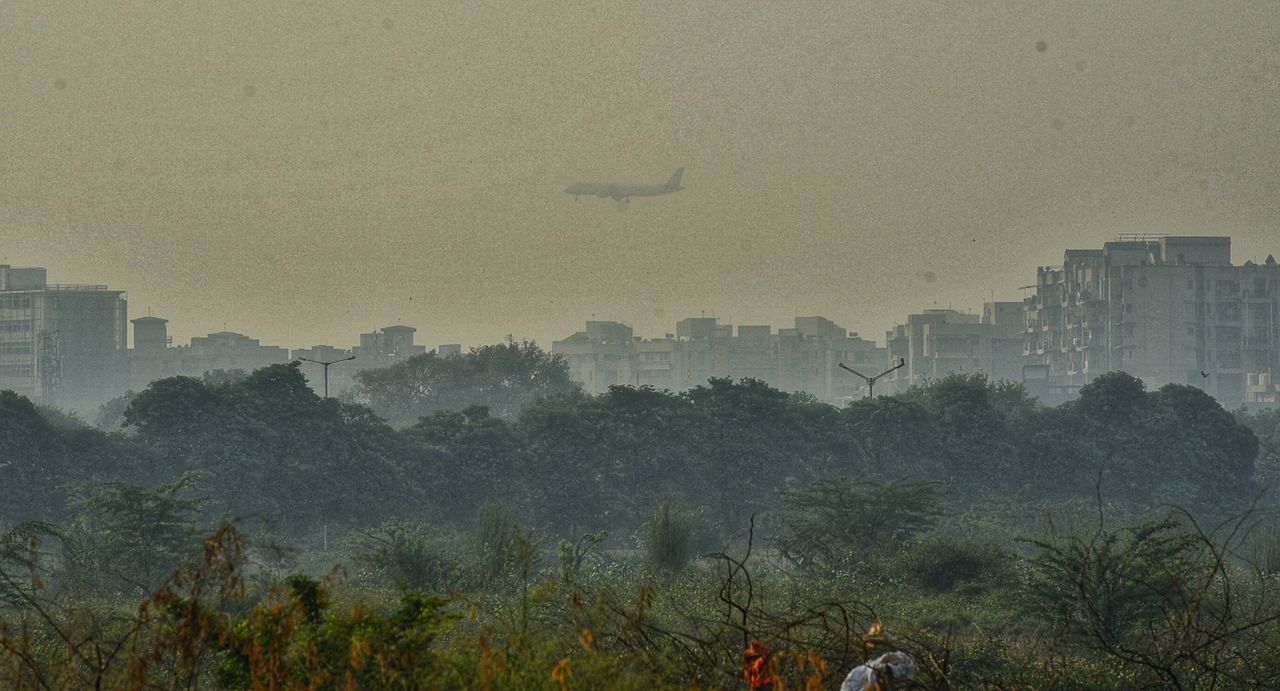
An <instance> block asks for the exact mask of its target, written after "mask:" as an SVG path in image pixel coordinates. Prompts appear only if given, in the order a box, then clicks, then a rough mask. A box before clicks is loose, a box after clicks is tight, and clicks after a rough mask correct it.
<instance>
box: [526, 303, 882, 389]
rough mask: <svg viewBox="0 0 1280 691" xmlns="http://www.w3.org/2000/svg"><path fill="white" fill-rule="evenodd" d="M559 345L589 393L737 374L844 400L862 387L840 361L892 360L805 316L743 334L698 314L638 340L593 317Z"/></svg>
mask: <svg viewBox="0 0 1280 691" xmlns="http://www.w3.org/2000/svg"><path fill="white" fill-rule="evenodd" d="M551 350H552V352H553V353H556V354H559V355H562V356H563V357H564V359H565V360H566V362H567V363H568V365H569V372H570V376H571V377H572V378H573V379H574V380H575V381H578V382H580V383H581V384H582V387H583V389H584V390H586V391H587V392H588V393H600V392H603V391H605V390H607V389H608V388H609V387H610V386H613V385H615V384H630V385H634V386H652V387H654V388H657V389H670V390H672V391H680V390H684V389H689V388H692V387H694V386H697V385H699V384H705V383H706V381H707V379H709V378H711V377H732V378H735V379H739V378H744V379H745V378H751V379H759V380H761V381H764V382H767V383H768V384H770V385H772V386H775V387H777V388H779V389H783V390H785V391H808V392H810V393H812V394H814V395H815V396H817V397H818V398H821V399H823V400H838V399H842V398H847V397H850V396H854V395H856V393H857V385H856V382H854V381H851V379H852V377H851V376H850V375H849V373H847V372H843V371H841V370H840V369H839V368H838V366H837V363H840V362H843V363H845V364H846V365H848V366H851V367H866V368H868V369H869V370H870V369H875V368H877V367H882V366H883V365H884V363H885V362H886V355H885V349H884V348H883V347H881V346H877V345H876V343H875V342H874V341H869V340H866V339H863V338H859V337H858V335H857V334H850V333H848V332H847V331H846V330H845V329H844V328H842V327H840V326H838V325H836V324H835V323H833V322H832V321H831V320H829V319H824V318H823V317H797V318H796V320H795V326H794V327H793V328H789V329H778V331H777V332H776V333H775V332H774V330H773V328H772V327H769V326H746V325H744V326H738V327H737V329H736V331H735V329H734V327H733V326H732V325H729V324H721V323H720V322H719V320H718V319H717V318H715V317H690V318H689V319H683V320H681V321H680V322H678V323H677V324H676V331H675V333H674V334H667V335H666V336H665V337H663V338H654V339H642V338H638V337H636V336H635V335H634V334H633V333H632V330H631V327H629V326H626V325H625V324H620V323H618V322H611V321H590V322H587V328H586V330H585V331H579V332H578V333H575V334H573V335H572V336H569V337H568V338H566V339H564V340H560V341H555V342H554V343H552V345H551ZM877 372H878V370H877Z"/></svg>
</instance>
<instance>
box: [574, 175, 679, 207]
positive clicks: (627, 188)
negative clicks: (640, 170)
mask: <svg viewBox="0 0 1280 691" xmlns="http://www.w3.org/2000/svg"><path fill="white" fill-rule="evenodd" d="M683 175H684V168H677V169H676V172H675V174H674V175H672V176H671V179H670V180H667V181H666V182H665V183H662V184H659V185H628V184H619V183H616V182H575V183H573V184H572V185H569V186H568V187H566V188H564V191H565V192H568V193H569V194H572V195H573V198H574V200H575V201H576V200H577V199H578V197H579V196H581V195H584V194H586V195H591V196H593V197H600V198H602V199H603V198H605V197H612V198H613V200H614V201H619V202H629V201H631V198H632V197H656V196H658V195H660V194H671V193H672V192H679V191H680V190H682V189H684V188H683V187H681V186H680V178H681V176H683Z"/></svg>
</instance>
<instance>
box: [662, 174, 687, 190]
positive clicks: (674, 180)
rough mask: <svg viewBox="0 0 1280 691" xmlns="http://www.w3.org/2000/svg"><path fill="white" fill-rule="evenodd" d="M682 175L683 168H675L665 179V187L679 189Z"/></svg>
mask: <svg viewBox="0 0 1280 691" xmlns="http://www.w3.org/2000/svg"><path fill="white" fill-rule="evenodd" d="M683 176H684V168H676V172H675V174H674V175H672V176H671V179H670V180H667V184H666V188H667V189H668V190H671V191H672V192H674V191H676V190H678V189H680V178H681V177H683Z"/></svg>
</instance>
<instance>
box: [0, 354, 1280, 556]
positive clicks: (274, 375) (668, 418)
mask: <svg viewBox="0 0 1280 691" xmlns="http://www.w3.org/2000/svg"><path fill="white" fill-rule="evenodd" d="M461 371H467V372H471V374H470V375H467V376H462V375H461V374H458V372H461ZM397 373H398V374H399V375H400V378H397V377H396V376H395V375H396V374H397ZM504 373H505V374H504ZM562 374H563V363H560V362H559V361H558V360H555V359H554V358H549V357H548V356H547V355H546V354H545V353H542V352H541V351H539V350H537V349H536V347H534V346H532V345H528V344H516V343H511V344H506V345H501V346H494V347H492V348H491V349H479V350H477V351H475V352H473V354H472V356H468V357H462V358H457V357H454V358H435V357H434V356H430V357H427V358H424V359H419V360H416V361H411V362H406V363H404V364H403V365H398V366H397V367H393V368H388V369H387V370H385V371H380V372H377V373H376V376H374V375H370V376H369V377H366V378H365V383H364V386H365V387H366V389H365V390H366V391H367V392H373V391H380V392H382V393H379V394H377V396H375V397H374V398H376V399H377V400H380V401H382V402H383V404H384V405H390V404H389V403H388V402H389V401H391V400H393V398H394V397H393V396H392V391H393V390H394V391H408V390H410V389H412V388H413V387H412V386H410V384H409V383H407V382H411V381H414V380H413V379H412V377H418V379H417V380H416V381H419V382H424V381H430V382H434V383H432V384H430V385H429V386H428V387H427V389H429V390H431V391H436V392H442V391H449V392H450V393H447V394H443V393H441V394H439V395H434V394H433V396H425V395H424V396H422V397H419V398H417V399H416V402H414V403H405V405H407V406H409V408H413V407H415V406H416V407H423V408H429V409H430V412H429V414H427V415H425V416H419V417H418V418H417V422H416V423H415V424H412V425H409V426H405V427H402V428H399V429H397V428H393V427H391V426H389V425H388V424H387V423H385V422H384V421H383V420H381V419H379V418H378V417H376V416H375V415H374V413H373V412H372V411H371V410H370V409H368V408H365V407H362V406H360V405H355V404H349V403H342V402H339V401H336V400H322V399H320V398H319V397H317V396H316V395H315V394H314V393H313V392H312V391H311V390H310V389H309V388H308V387H307V385H306V382H305V381H304V379H303V377H302V375H301V373H300V372H299V370H298V368H297V366H296V364H295V365H276V366H272V367H268V368H264V369H261V370H258V371H256V372H253V373H252V374H250V375H247V376H244V377H229V378H227V379H226V380H225V381H220V382H214V381H202V380H197V379H191V378H183V377H175V378H171V379H165V380H161V381H157V382H155V383H153V384H152V385H151V386H149V387H147V389H145V390H144V391H142V392H140V393H138V394H137V395H136V396H134V397H133V398H132V399H131V400H129V402H128V405H127V408H126V409H125V411H124V413H123V416H122V417H123V422H124V427H123V429H122V430H120V431H115V432H111V433H109V434H108V433H103V432H100V431H97V430H93V429H90V428H87V427H76V426H72V425H62V426H54V425H52V424H50V422H49V421H48V419H47V418H46V417H45V416H42V415H41V414H40V412H39V411H38V410H37V408H36V407H35V406H33V405H32V404H31V403H30V402H29V401H27V400H26V399H24V398H22V397H20V396H16V395H14V394H12V393H5V394H0V500H2V501H0V507H2V508H0V520H4V521H9V522H16V521H19V520H25V519H30V518H56V517H58V516H59V515H61V513H62V512H63V511H64V506H65V505H66V499H67V497H68V496H70V495H69V493H70V492H72V491H73V490H75V489H76V488H77V487H80V486H84V485H91V484H95V483H103V482H107V481H115V480H126V481H138V482H142V483H144V484H145V483H150V484H151V485H157V484H160V483H165V482H173V481H174V480H175V479H176V478H178V477H180V476H182V475H183V474H184V473H188V472H193V471H194V472H198V473H200V477H201V479H200V483H199V491H200V493H201V494H202V495H203V496H207V497H208V498H209V501H208V502H207V504H205V511H207V512H209V513H211V514H216V515H229V516H239V515H246V514H251V513H254V514H263V515H265V516H267V517H269V518H271V519H272V520H275V521H277V522H278V523H279V524H280V525H282V526H284V528H283V529H285V530H290V531H312V530H315V529H316V525H317V524H318V523H332V522H351V523H354V524H363V523H365V522H368V521H376V520H382V519H387V518H393V517H397V516H412V517H419V518H421V517H426V518H432V519H435V520H441V521H446V522H455V523H460V524H461V523H465V522H467V521H470V520H472V519H473V518H474V517H475V516H476V515H477V511H478V508H479V507H480V506H481V505H482V504H484V503H485V502H486V501H498V502H501V503H502V504H503V505H505V506H507V507H508V508H510V509H511V510H512V511H513V512H515V513H516V514H517V515H519V516H521V517H522V522H525V523H526V524H531V525H536V526H541V527H543V528H546V529H550V530H553V531H556V532H559V533H564V534H570V533H578V534H580V533H582V532H588V531H593V530H599V529H602V528H607V529H635V528H636V527H638V526H639V525H641V524H642V523H643V522H644V521H645V520H646V519H647V517H648V516H649V515H650V514H651V513H652V511H653V510H654V507H656V506H658V505H659V504H661V503H662V502H667V501H677V502H681V503H682V504H683V505H685V506H688V507H691V508H692V509H693V510H695V511H700V512H701V516H702V520H703V522H704V524H706V525H707V526H709V528H708V529H711V530H717V531H735V530H741V528H742V526H744V525H745V524H746V522H747V519H748V517H749V516H750V515H752V514H760V513H767V512H768V511H770V510H772V509H773V508H775V506H776V504H777V501H778V499H779V496H780V492H781V491H783V490H787V489H794V488H798V487H805V486H808V485H810V484H812V483H814V482H818V481H824V480H828V479H833V478H834V479H838V480H840V481H843V482H856V483H864V482H872V483H896V482H922V481H937V482H940V483H941V484H940V485H939V488H940V489H939V496H940V501H941V502H943V504H944V505H946V506H947V507H948V509H949V510H964V509H965V508H967V507H971V506H976V505H980V504H981V503H983V502H986V501H990V500H1000V499H1004V498H1008V497H1011V496H1017V497H1019V498H1020V499H1021V500H1024V501H1031V502H1035V501H1049V502H1052V501H1062V500H1069V499H1072V498H1084V499H1092V498H1093V497H1095V496H1096V493H1097V491H1098V490H1099V488H1100V489H1101V490H1102V492H1103V494H1104V496H1105V498H1106V499H1107V500H1108V501H1119V502H1122V503H1124V504H1126V505H1129V506H1133V507H1153V506H1159V505H1163V504H1177V505H1180V506H1185V507H1188V508H1190V509H1193V510H1225V509H1226V508H1229V507H1230V506H1231V505H1233V503H1238V502H1239V501H1241V500H1243V499H1246V498H1248V497H1251V496H1252V495H1253V493H1254V491H1255V488H1256V487H1258V484H1257V483H1258V480H1259V478H1258V477H1257V474H1256V472H1255V467H1254V466H1255V459H1256V458H1257V457H1258V455H1259V441H1258V438H1257V437H1256V436H1255V435H1254V433H1253V432H1252V431H1251V430H1250V429H1249V427H1248V426H1246V425H1244V424H1242V422H1250V421H1252V423H1253V424H1255V425H1258V426H1260V427H1259V428H1260V429H1263V428H1265V424H1264V423H1265V422H1266V421H1267V420H1270V419H1271V418H1267V417H1265V416H1255V417H1248V416H1245V417H1235V416H1232V415H1231V414H1230V413H1227V412H1226V411H1224V410H1223V409H1222V408H1221V407H1220V406H1219V405H1218V404H1217V403H1216V402H1215V401H1214V400H1213V399H1212V398H1210V397H1208V396H1207V395H1206V394H1204V393H1203V392H1202V391H1199V390H1198V389H1194V388H1190V387H1184V386H1167V387H1164V388H1162V389H1160V390H1159V391H1155V392H1147V391H1145V390H1144V389H1143V387H1142V384H1141V382H1139V381H1137V380H1135V379H1133V378H1131V377H1128V376H1127V375H1124V374H1118V373H1115V374H1108V375H1106V376H1104V377H1100V378H1099V379H1098V380H1096V381H1095V382H1094V383H1093V384H1091V385H1089V386H1087V387H1085V389H1084V391H1083V392H1082V395H1081V397H1080V399H1079V400H1078V401H1076V402H1074V403H1071V404H1067V405H1063V406H1060V407H1058V408H1047V407H1043V406H1040V405H1038V404H1036V403H1035V402H1034V401H1033V400H1031V399H1028V398H1027V397H1026V395H1025V394H1024V393H1023V391H1022V390H1021V388H1020V387H1017V386H1014V385H1008V384H992V383H990V382H988V381H986V380H985V379H984V378H982V377H981V376H963V377H962V376H955V377H948V378H945V379H942V380H940V381H938V382H936V383H934V384H933V385H931V386H928V387H922V388H918V389H913V390H912V391H910V392H908V393H907V394H904V395H900V396H887V397H881V398H877V399H874V400H864V401H858V402H855V403H853V404H851V405H849V406H848V407H846V408H845V409H843V410H838V409H836V408H834V407H831V406H828V405H824V404H821V403H817V402H815V401H814V400H813V399H812V398H811V397H808V396H804V395H795V394H787V393H784V392H781V391H777V390H775V389H772V388H770V387H769V386H767V385H765V384H763V383H761V382H758V381H753V380H743V381H730V380H727V379H713V380H711V381H709V382H707V384H706V385H703V386H699V387H695V388H694V389H691V390H689V391H687V392H684V393H679V394H675V393H670V392H665V391H656V390H653V389H650V388H643V387H642V388H632V387H613V388H611V389H610V390H609V391H608V392H606V393H604V394H601V395H599V396H584V395H582V394H581V393H579V392H576V390H574V389H572V388H571V387H567V386H566V385H565V381H567V380H565V379H563V378H562V377H561V376H560V375H562ZM406 377H407V378H406ZM468 377H471V378H468ZM465 381H471V382H473V383H475V382H479V384H478V385H477V386H478V388H476V389H467V388H466V386H465V385H464V384H463V382H465ZM516 381H519V382H522V383H520V384H519V385H517V384H516V383H514V382H516ZM381 382H386V383H387V387H383V384H382V383H381ZM445 382H447V383H445ZM486 382H487V383H486ZM393 383H394V384H395V386H394V387H393V386H391V384H393ZM441 387H443V388H441ZM464 392H469V393H464ZM384 394H385V396H384ZM370 395H371V396H372V393H371V394H370ZM397 395H398V394H397ZM410 398H411V399H412V398H413V397H412V396H411V397H410ZM451 400H456V401H466V402H467V404H466V405H460V406H458V407H457V408H455V409H449V408H448V407H447V405H446V402H447V401H451ZM475 400H482V401H490V402H496V403H499V404H500V406H501V409H500V410H495V409H494V408H492V407H489V406H488V405H485V404H483V403H480V404H477V403H474V402H473V401H475ZM409 408H405V409H404V411H402V415H409V414H410V413H409V412H408V410H409ZM499 412H501V413H503V414H499ZM1273 427H1280V426H1276V425H1273ZM1273 436H1274V434H1273ZM1268 443H1271V444H1273V445H1274V441H1271V442H1268ZM1265 448H1270V447H1264V451H1265ZM1264 455H1265V454H1264ZM1269 463H1270V465H1266V464H1264V470H1266V469H1269V468H1271V467H1272V466H1273V465H1274V462H1269ZM1268 472H1271V471H1268ZM1099 480H1101V486H1099ZM1215 507H1216V509H1215Z"/></svg>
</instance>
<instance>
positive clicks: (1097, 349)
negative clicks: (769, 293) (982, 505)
mask: <svg viewBox="0 0 1280 691" xmlns="http://www.w3.org/2000/svg"><path fill="white" fill-rule="evenodd" d="M1024 290H1026V291H1027V292H1026V294H1025V297H1024V299H1023V300H1022V301H1020V302H989V303H987V304H985V305H983V308H982V312H981V314H977V313H967V312H963V311H958V310H952V309H926V310H923V311H921V312H920V313H918V314H911V315H908V316H907V318H906V320H905V321H904V322H903V323H902V324H899V325H897V326H895V327H894V328H893V329H890V330H889V331H888V332H887V333H886V334H885V337H884V340H883V342H881V343H877V342H876V341H874V340H870V339H866V338H862V337H860V336H859V335H858V334H856V333H850V332H849V331H847V330H846V329H845V328H844V327H841V326H839V325H838V324H836V323H835V322H833V321H832V320H830V319H827V318H825V317H820V316H809V317H796V319H795V322H794V324H793V325H792V326H791V327H788V328H779V329H776V330H775V329H774V328H773V327H771V326H767V325H739V326H734V325H731V324H722V323H720V320H719V319H717V318H715V317H690V318H688V319H683V320H681V321H679V322H677V323H676V325H675V332H674V333H668V334H666V335H664V336H663V337H662V338H642V337H640V336H637V335H636V334H634V333H633V331H632V329H631V327H629V326H627V325H626V324H622V323H619V322H613V321H589V322H587V323H586V328H585V329H584V330H583V331H579V332H577V333H575V334H573V335H571V336H569V337H568V338H565V339H562V340H559V341H555V342H554V343H553V344H552V352H554V353H556V354H559V355H561V356H563V357H564V359H565V360H566V362H567V363H568V366H569V370H570V374H571V376H572V377H573V378H574V379H575V380H576V381H578V382H579V383H581V384H582V386H583V388H584V389H585V390H586V391H587V392H589V393H600V392H603V391H606V390H607V389H608V388H609V387H610V386H613V385H618V384H622V385H632V386H652V387H654V388H657V389H669V390H672V391H680V390H685V389H689V388H692V387H694V386H697V385H699V384H703V383H705V382H706V381H707V380H708V379H710V378H712V377H731V378H734V379H745V378H751V379H758V380H761V381H763V382H766V383H768V384H770V385H771V386H774V387H776V388H778V389H781V390H783V391H803V392H808V393H810V394H812V395H813V396H815V397H816V398H818V399H819V400H822V401H827V402H831V403H842V402H845V401H849V400H852V399H856V398H860V397H862V396H865V395H867V394H868V393H869V389H868V386H867V382H866V381H865V380H864V379H863V378H861V377H858V376H856V375H854V374H852V373H850V372H847V371H845V370H844V369H843V368H842V367H841V365H844V367H847V368H850V369H853V370H856V371H857V372H860V373H861V374H864V375H866V376H868V377H871V376H875V375H879V374H881V373H882V372H885V371H887V370H891V369H892V371H891V372H889V373H888V374H886V375H885V376H884V377H883V378H881V379H880V380H879V381H878V383H877V386H876V389H875V390H876V393H892V392H902V391H905V390H907V389H909V388H910V387H912V386H915V385H921V384H927V383H929V382H931V381H934V380H937V379H940V378H942V377H945V376H947V375H949V374H953V373H982V374H985V375H986V376H987V377H989V378H990V379H993V380H1008V381H1015V382H1021V383H1022V384H1023V385H1024V386H1025V387H1026V388H1027V390H1028V391H1029V392H1030V393H1031V394H1032V395H1034V396H1036V397H1038V398H1039V399H1040V400H1042V401H1044V402H1046V403H1050V404H1056V403H1060V402H1062V401H1066V400H1069V399H1071V398H1073V397H1074V396H1076V395H1077V394H1078V392H1079V390H1080V387H1082V386H1084V385H1085V384H1087V383H1089V382H1090V381H1092V380H1093V379H1094V378H1096V377H1097V376H1098V375H1100V374H1102V373H1104V372H1110V371H1116V370H1121V371H1125V372H1128V373H1130V374H1132V375H1134V376H1136V377H1139V378H1140V379H1142V380H1143V381H1144V382H1146V384H1147V386H1148V387H1150V388H1157V387H1160V386H1163V385H1165V384H1169V383H1174V384H1189V385H1191V386H1195V387H1198V388H1201V389H1203V390H1205V391H1206V392H1208V393H1210V394H1211V395H1213V396H1215V397H1216V398H1218V400H1220V401H1221V402H1222V403H1223V404H1224V405H1227V406H1229V407H1237V406H1240V405H1249V406H1280V382H1277V381H1276V380H1275V379H1274V378H1273V376H1274V374H1276V373H1277V372H1280V332H1278V329H1280V327H1278V326H1277V324H1278V323H1280V266H1278V265H1277V263H1276V260H1275V259H1274V258H1273V257H1271V256H1268V257H1267V258H1266V260H1265V261H1264V262H1262V263H1261V264H1257V263H1254V262H1252V261H1249V262H1245V263H1244V264H1242V265H1233V264H1232V263H1231V239H1230V238H1228V237H1171V236H1121V237H1120V238H1119V239H1117V240H1116V241H1114V242H1108V243H1105V244H1103V246H1102V248H1101V249H1070V250H1067V251H1066V253H1065V255H1064V257H1063V262H1062V265H1061V266H1042V267H1039V268H1038V269H1037V270H1036V281H1035V284H1034V285H1031V286H1026V287H1024ZM128 324H129V320H128V309H127V299H126V296H125V293H124V292H123V291H119V290H108V289H107V287H106V286H102V285H64V284H53V283H49V282H48V280H47V271H46V270H45V269H44V268H20V267H12V266H8V265H0V389H11V390H13V391H16V392H18V393H20V394H23V395H25V396H28V397H30V398H32V399H34V400H36V401H40V402H43V403H50V404H54V405H58V406H60V407H63V408H67V409H72V410H79V411H83V412H88V411H92V410H93V409H94V408H96V407H97V406H98V405H100V404H102V403H103V402H105V401H107V400H109V399H111V398H113V397H115V396H118V395H119V394H121V393H123V392H124V391H126V390H128V389H133V390H135V391H138V390H141V389H142V388H145V387H146V386H147V385H148V384H149V383H151V382H152V381H155V380H157V379H161V378H164V377H172V376H177V375H185V376H194V377H199V376H202V375H204V374H205V373H208V372H213V371H216V370H245V371H251V370H254V369H257V368H259V367H263V366H266V365H271V364H277V363H283V362H288V361H290V360H302V361H303V362H302V368H303V372H304V373H305V374H306V375H307V379H308V381H309V382H310V383H311V386H312V388H314V389H316V390H317V391H319V390H321V388H322V387H323V381H324V376H323V375H324V370H323V365H321V364H317V363H320V362H328V363H334V364H332V365H331V366H330V367H329V372H328V375H329V377H328V387H329V393H330V394H331V395H339V394H341V393H343V392H345V391H348V390H350V389H351V387H352V386H354V384H355V376H356V374H357V373H359V372H360V371H362V370H365V369H370V368H377V367H386V366H388V365H393V364H395V363H398V362H401V361H403V360H405V359H408V358H410V357H413V356H415V355H420V354H423V353H425V352H427V349H426V346H422V345H418V344H416V343H415V342H414V341H415V333H416V330H415V329H414V328H413V327H409V326H400V325H396V326H387V327H383V328H381V329H378V330H375V331H372V332H370V333H365V334H360V342H359V345H355V346H352V347H350V348H339V347H335V346H331V345H315V346H311V347H310V348H302V349H297V350H294V351H292V352H290V351H287V350H286V349H284V348H281V347H278V346H272V345H263V344H262V343H260V342H259V341H258V340H257V339H254V338H250V337H248V336H245V335H243V334H239V333H234V332H230V331H220V332H217V333H212V334H209V335H208V336H202V337H196V338H192V339H191V343H190V344H189V345H185V346H175V345H173V343H172V342H171V339H170V338H169V335H168V322H167V320H165V319H162V318H159V317H152V316H146V317H139V318H136V319H134V320H132V324H133V348H131V349H130V348H129V347H128V342H127V327H128ZM437 353H438V354H440V355H449V354H458V353H461V346H458V345H442V346H440V347H439V348H438V350H437ZM312 361H315V362H312ZM899 363H901V366H900V367H896V366H897V365H898V364H899ZM895 367H896V368H895Z"/></svg>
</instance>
